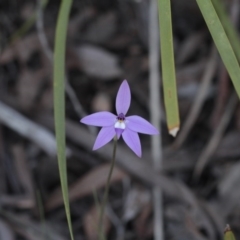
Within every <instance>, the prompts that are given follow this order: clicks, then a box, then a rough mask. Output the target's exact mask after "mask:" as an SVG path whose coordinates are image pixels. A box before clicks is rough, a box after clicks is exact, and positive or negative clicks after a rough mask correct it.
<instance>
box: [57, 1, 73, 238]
mask: <svg viewBox="0 0 240 240" xmlns="http://www.w3.org/2000/svg"><path fill="white" fill-rule="evenodd" d="M71 6H72V0H62V2H61V6H60V11H59V15H58V20H57V29H56V34H55V46H54V70H53V77H54V121H55V132H56V140H57V155H58V166H59V173H60V181H61V188H62V194H63V200H64V205H65V211H66V216H67V221H68V227H69V231H70V235H71V239H72V240H73V239H74V237H73V231H72V223H71V215H70V206H69V198H68V184H67V164H66V134H65V91H64V88H65V52H66V51H65V50H66V37H67V24H68V19H69V12H70V9H71Z"/></svg>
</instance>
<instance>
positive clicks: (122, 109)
mask: <svg viewBox="0 0 240 240" xmlns="http://www.w3.org/2000/svg"><path fill="white" fill-rule="evenodd" d="M130 102H131V92H130V88H129V85H128V82H127V80H124V81H123V82H122V84H121V86H120V88H119V90H118V93H117V98H116V110H117V114H120V113H123V114H124V115H126V113H127V111H128V109H129V106H130Z"/></svg>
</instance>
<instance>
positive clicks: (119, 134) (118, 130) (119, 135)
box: [115, 128, 124, 139]
mask: <svg viewBox="0 0 240 240" xmlns="http://www.w3.org/2000/svg"><path fill="white" fill-rule="evenodd" d="M123 131H124V129H121V128H115V132H116V135H117V138H118V139H119V138H120V137H121V135H122V133H123Z"/></svg>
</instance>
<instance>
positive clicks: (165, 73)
mask: <svg viewBox="0 0 240 240" xmlns="http://www.w3.org/2000/svg"><path fill="white" fill-rule="evenodd" d="M158 13H159V27H160V43H161V44H160V47H161V58H162V59H161V61H162V79H163V92H164V103H165V108H166V115H167V125H168V130H169V133H170V134H172V135H174V134H173V133H175V134H176V132H177V131H178V130H179V125H180V120H179V110H178V99H177V88H176V75H175V64H174V53H173V37H172V18H171V4H170V0H158Z"/></svg>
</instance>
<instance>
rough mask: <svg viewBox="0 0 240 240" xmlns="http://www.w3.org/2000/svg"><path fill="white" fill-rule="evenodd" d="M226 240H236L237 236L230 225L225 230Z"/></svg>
mask: <svg viewBox="0 0 240 240" xmlns="http://www.w3.org/2000/svg"><path fill="white" fill-rule="evenodd" d="M224 240H235V236H234V234H233V232H232V230H231V228H230V226H229V225H227V226H226V228H225V230H224Z"/></svg>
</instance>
